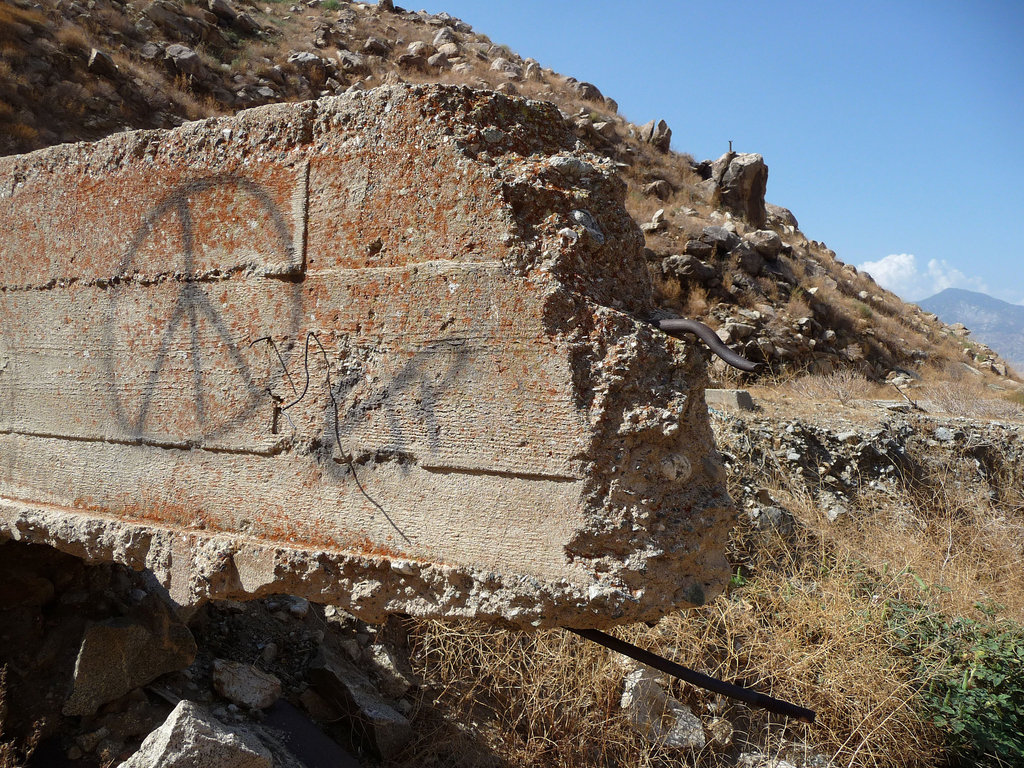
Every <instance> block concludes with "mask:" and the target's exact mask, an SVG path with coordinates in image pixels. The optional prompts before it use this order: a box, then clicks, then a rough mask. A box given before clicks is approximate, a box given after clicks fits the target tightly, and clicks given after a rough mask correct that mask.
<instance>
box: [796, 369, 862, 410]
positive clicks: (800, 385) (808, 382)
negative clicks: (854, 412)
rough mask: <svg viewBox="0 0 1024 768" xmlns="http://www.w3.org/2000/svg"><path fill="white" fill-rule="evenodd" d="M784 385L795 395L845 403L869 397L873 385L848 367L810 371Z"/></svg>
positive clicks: (815, 399) (808, 398)
mask: <svg viewBox="0 0 1024 768" xmlns="http://www.w3.org/2000/svg"><path fill="white" fill-rule="evenodd" d="M786 387H787V388H788V389H789V390H790V391H791V392H792V393H793V394H794V395H796V396H798V397H802V398H805V399H807V400H814V401H818V402H820V401H826V400H835V401H837V402H839V403H840V404H842V405H847V404H848V403H849V402H850V401H851V400H853V399H855V398H865V397H870V396H871V395H872V394H873V393H874V391H875V387H874V385H873V384H872V383H871V382H870V381H868V380H867V378H866V377H865V376H864V375H863V374H861V373H858V372H856V371H853V370H851V369H849V368H840V369H839V370H838V371H833V372H832V373H828V374H817V373H812V374H808V375H806V376H801V377H799V378H795V379H793V380H792V381H790V382H789V383H788V384H786Z"/></svg>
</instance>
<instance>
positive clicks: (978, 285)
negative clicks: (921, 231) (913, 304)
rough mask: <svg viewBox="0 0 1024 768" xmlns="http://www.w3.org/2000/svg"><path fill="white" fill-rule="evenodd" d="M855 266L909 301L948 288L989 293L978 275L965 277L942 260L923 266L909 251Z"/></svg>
mask: <svg viewBox="0 0 1024 768" xmlns="http://www.w3.org/2000/svg"><path fill="white" fill-rule="evenodd" d="M857 269H859V270H861V271H863V272H867V273H869V274H870V275H871V276H872V277H873V278H875V282H876V283H878V284H879V285H880V286H882V287H883V288H887V289H889V290H890V291H892V292H893V293H895V294H896V295H897V296H900V297H902V298H903V299H906V300H908V301H920V300H921V299H926V298H928V297H929V296H932V295H934V294H936V293H938V292H939V291H944V290H946V289H947V288H965V289H968V290H972V291H981V292H982V293H988V287H987V286H986V285H985V283H984V282H983V281H982V280H981V279H980V278H977V277H968V276H967V275H965V274H964V273H963V272H961V271H960V270H959V269H957V268H956V267H953V266H950V265H949V264H948V263H947V262H945V261H940V260H939V259H931V260H930V261H929V262H928V264H927V265H925V267H924V268H921V267H919V266H918V264H917V257H916V256H914V254H912V253H892V254H889V255H888V256H886V257H885V258H884V259H879V260H878V261H865V262H864V263H863V264H858V265H857Z"/></svg>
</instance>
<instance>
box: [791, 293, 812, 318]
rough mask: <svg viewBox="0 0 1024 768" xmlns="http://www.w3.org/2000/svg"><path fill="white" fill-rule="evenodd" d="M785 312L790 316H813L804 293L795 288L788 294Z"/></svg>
mask: <svg viewBox="0 0 1024 768" xmlns="http://www.w3.org/2000/svg"><path fill="white" fill-rule="evenodd" d="M786 312H788V313H789V316H790V317H795V318H800V317H813V313H812V312H811V306H810V304H808V303H807V296H806V294H805V293H804V292H803V291H801V290H799V289H797V290H794V291H793V292H792V293H791V294H790V295H789V301H787V302H786Z"/></svg>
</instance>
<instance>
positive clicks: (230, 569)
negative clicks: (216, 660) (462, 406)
mask: <svg viewBox="0 0 1024 768" xmlns="http://www.w3.org/2000/svg"><path fill="white" fill-rule="evenodd" d="M11 540H13V541H20V542H27V543H33V544H42V545H46V546H50V547H53V548H55V549H58V550H60V551H62V552H66V553H68V554H70V555H73V556H75V557H78V558H80V559H81V560H83V561H85V562H87V563H109V562H115V563H119V564H121V565H124V566H127V567H129V568H132V569H133V570H136V571H142V570H146V571H149V572H150V573H152V575H153V577H154V578H155V579H156V581H157V582H159V583H160V584H161V585H162V586H163V587H164V588H165V589H166V590H167V592H168V594H169V596H170V598H171V600H172V601H173V602H174V603H175V605H177V606H178V607H179V608H180V609H181V610H182V612H183V613H186V614H187V613H190V612H191V611H192V610H193V609H194V608H195V607H196V606H198V605H201V604H202V603H204V602H207V601H209V600H217V599H233V600H252V599H257V598H260V597H264V596H266V595H272V594H282V593H283V594H291V595H297V596H299V597H304V598H306V599H308V600H310V601H311V602H314V603H320V604H329V605H334V606H337V607H339V608H342V609H344V610H346V611H348V612H349V613H352V614H353V615H355V616H357V617H358V618H360V619H362V620H364V621H367V622H370V623H380V622H383V621H384V620H385V619H386V618H387V616H388V614H391V613H405V614H409V615H411V616H424V617H430V616H437V615H438V614H439V613H443V614H444V615H445V616H446V617H449V618H472V619H477V620H484V621H488V622H492V623H494V624H498V625H504V626H509V627H517V628H522V629H540V628H548V627H554V626H562V625H564V624H565V622H564V617H565V615H566V609H567V608H571V609H572V616H573V621H572V624H571V625H572V626H573V627H578V628H584V627H595V628H599V627H606V626H608V624H609V618H610V617H612V616H614V617H615V623H621V622H623V621H625V622H630V621H652V620H657V619H658V618H660V617H661V616H662V615H664V614H665V613H666V611H669V610H671V609H672V605H671V595H666V600H665V602H661V601H657V602H651V601H649V600H638V599H637V597H635V596H634V595H633V594H632V593H631V592H630V591H629V590H628V589H626V588H624V587H623V585H620V584H614V583H609V584H607V585H605V586H603V587H602V586H601V585H590V586H589V587H587V586H585V585H583V586H581V585H580V584H573V583H571V582H569V581H568V580H564V579H563V580H560V581H558V582H542V581H541V580H539V579H537V578H535V577H533V576H529V575H525V574H499V573H496V572H493V571H487V570H483V569H475V568H467V567H456V566H449V565H444V564H437V563H432V562H427V561H415V560H406V559H401V558H391V557H385V556H364V555H357V554H354V553H349V552H341V551H322V550H311V549H303V548H301V547H285V546H281V545H280V544H278V543H276V542H268V541H264V540H260V539H252V538H246V537H243V536H239V535H237V534H232V535H231V536H227V535H220V534H205V533H196V532H191V533H186V532H184V531H181V530H180V529H174V528H171V527H165V526H160V525H154V524H152V523H148V522H147V523H140V522H135V521H127V520H123V519H119V518H116V517H113V516H104V515H97V514H95V513H92V512H88V513H86V512H83V511H82V510H77V509H71V508H67V507H62V506H58V505H43V504H38V503H27V502H22V501H18V500H13V499H9V498H0V543H3V542H6V541H11ZM396 580H397V581H398V582H399V583H400V585H401V589H398V590H394V589H385V588H384V584H385V583H389V582H390V583H393V582H394V581H396ZM389 594H390V595H391V596H390V597H389ZM432 595H433V596H435V597H434V598H432V597H431V596H432ZM438 598H439V599H438ZM550 616H559V617H562V619H563V620H562V621H558V622H556V621H553V620H552V619H550V618H548V617H550Z"/></svg>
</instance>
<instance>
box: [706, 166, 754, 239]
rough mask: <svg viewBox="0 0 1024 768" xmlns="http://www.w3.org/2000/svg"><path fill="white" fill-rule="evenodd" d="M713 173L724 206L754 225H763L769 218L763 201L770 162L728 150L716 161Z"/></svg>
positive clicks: (720, 201)
mask: <svg viewBox="0 0 1024 768" xmlns="http://www.w3.org/2000/svg"><path fill="white" fill-rule="evenodd" d="M712 174H713V178H714V180H715V184H716V187H717V192H718V201H719V203H720V204H721V206H722V207H723V208H725V209H726V210H728V211H732V212H733V213H735V214H738V215H739V216H742V217H743V218H744V219H746V221H747V223H749V224H750V225H751V226H752V227H754V228H755V229H760V228H761V227H763V226H764V225H765V222H766V221H767V219H768V212H767V210H766V209H765V204H764V193H765V190H766V189H767V187H768V166H767V165H765V162H764V158H763V157H761V155H758V154H735V153H733V152H727V153H726V154H724V155H722V157H720V158H719V159H718V160H717V161H715V164H714V166H713V168H712Z"/></svg>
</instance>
